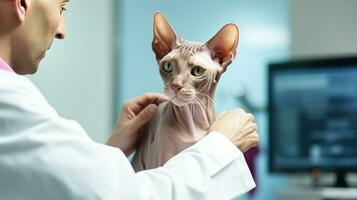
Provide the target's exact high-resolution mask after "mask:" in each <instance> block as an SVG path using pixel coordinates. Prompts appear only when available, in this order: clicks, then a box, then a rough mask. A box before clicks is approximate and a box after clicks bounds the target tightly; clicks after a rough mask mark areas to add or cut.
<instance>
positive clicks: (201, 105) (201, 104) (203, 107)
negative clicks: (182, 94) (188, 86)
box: [193, 96, 206, 113]
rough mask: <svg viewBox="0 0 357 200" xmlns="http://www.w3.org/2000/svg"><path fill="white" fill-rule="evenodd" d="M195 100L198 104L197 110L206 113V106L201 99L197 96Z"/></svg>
mask: <svg viewBox="0 0 357 200" xmlns="http://www.w3.org/2000/svg"><path fill="white" fill-rule="evenodd" d="M193 100H194V101H195V102H196V104H197V108H199V109H200V110H201V111H202V112H204V113H205V112H206V110H205V105H204V104H203V102H202V101H201V99H199V98H198V97H197V96H194V98H193Z"/></svg>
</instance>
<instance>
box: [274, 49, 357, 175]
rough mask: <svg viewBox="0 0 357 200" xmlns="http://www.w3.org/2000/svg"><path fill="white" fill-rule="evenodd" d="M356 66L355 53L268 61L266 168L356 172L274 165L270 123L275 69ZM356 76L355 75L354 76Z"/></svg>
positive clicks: (345, 168)
mask: <svg viewBox="0 0 357 200" xmlns="http://www.w3.org/2000/svg"><path fill="white" fill-rule="evenodd" d="M339 66H340V67H341V66H343V67H345V68H347V67H356V68H357V55H355V56H348V57H335V58H307V59H295V60H291V61H285V62H279V63H270V64H269V65H268V78H267V80H268V138H269V139H268V170H269V172H271V173H300V172H302V173H305V172H312V171H313V170H315V169H319V170H320V171H323V172H357V166H356V167H297V168H293V167H279V166H274V162H273V158H274V157H273V151H272V148H271V147H272V146H273V145H274V138H273V137H272V136H273V134H272V133H273V132H274V127H273V126H271V124H272V123H273V122H274V121H273V119H272V115H273V111H274V107H273V104H272V102H273V98H274V97H273V95H272V82H273V81H272V74H273V73H274V72H276V71H282V70H292V69H302V70H304V69H311V68H336V67H339ZM356 78H357V77H356Z"/></svg>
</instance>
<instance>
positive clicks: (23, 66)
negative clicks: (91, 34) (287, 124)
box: [0, 0, 258, 200]
mask: <svg viewBox="0 0 357 200" xmlns="http://www.w3.org/2000/svg"><path fill="white" fill-rule="evenodd" d="M67 3H68V0H1V1H0V199H5V200H13V199H15V200H18V199H35V200H42V199H46V200H48V199H51V200H54V199H58V200H69V199H104V200H107V199H128V200H135V199H140V200H145V199H155V200H159V199H165V200H166V199H180V200H181V199H185V200H186V199H230V198H232V197H234V196H237V195H241V194H244V193H245V192H247V191H249V190H250V189H252V188H253V187H254V186H255V184H254V181H253V179H252V177H251V174H250V172H249V170H248V167H247V164H246V162H245V160H244V157H243V154H242V152H244V151H246V150H248V149H249V148H251V147H253V146H255V145H257V143H258V135H257V132H256V130H255V129H254V130H252V131H251V132H250V133H249V134H246V135H243V134H240V127H241V126H242V125H243V123H252V124H254V123H253V122H252V120H253V119H252V118H253V117H252V115H250V114H247V113H245V112H244V111H243V110H239V109H236V110H233V111H230V112H227V113H226V114H224V115H223V116H222V117H220V118H218V119H217V120H216V122H215V123H214V124H213V125H212V126H211V128H210V133H209V134H208V136H206V137H204V138H203V139H202V140H200V141H199V142H198V143H196V144H195V145H193V146H191V147H190V148H188V149H186V150H184V151H183V152H181V153H179V154H178V155H177V156H175V157H173V158H172V159H171V160H169V161H168V162H167V163H166V164H165V165H164V166H163V167H160V168H157V169H152V170H147V171H142V172H139V173H135V172H134V170H133V168H132V167H131V165H130V162H129V161H128V159H127V157H126V156H128V155H129V154H130V153H132V152H133V151H134V150H135V144H136V143H137V141H138V140H139V139H140V135H139V134H138V133H139V129H140V128H141V127H142V126H143V125H144V124H146V123H147V122H148V121H149V120H150V119H151V118H152V117H153V116H154V115H155V112H156V110H157V105H154V104H150V102H153V100H158V101H157V102H159V103H160V102H162V101H165V100H167V99H166V97H164V96H161V95H160V94H145V95H143V96H140V97H137V98H135V99H133V100H130V101H127V102H126V103H125V105H124V107H123V112H122V113H121V115H120V117H119V119H118V123H117V125H116V127H115V128H114V131H113V133H112V136H111V137H110V139H109V140H108V143H107V144H106V145H104V144H99V143H95V142H94V141H92V140H91V139H90V138H89V137H88V135H87V133H86V132H85V131H84V130H83V128H82V127H81V126H80V125H79V124H78V123H77V122H75V121H71V120H67V119H64V118H62V117H60V116H59V115H58V114H57V113H56V111H55V110H54V109H53V108H52V107H51V106H50V105H49V104H48V102H47V101H46V99H45V98H44V96H43V95H42V94H41V92H40V91H39V90H38V89H37V88H36V87H35V86H34V85H33V84H32V83H31V81H30V80H28V79H27V78H26V77H25V76H23V75H26V74H33V73H35V72H36V71H37V68H38V65H39V62H40V61H41V59H43V58H44V56H45V54H46V51H47V50H48V49H49V48H50V46H51V43H52V41H53V40H54V39H55V38H57V39H64V37H65V24H64V17H63V12H64V11H65V6H66V4H67ZM237 122H242V123H237Z"/></svg>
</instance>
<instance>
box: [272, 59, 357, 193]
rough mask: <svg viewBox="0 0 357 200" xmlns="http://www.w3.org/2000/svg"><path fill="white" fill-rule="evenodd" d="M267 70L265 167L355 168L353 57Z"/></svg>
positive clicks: (356, 70) (356, 78) (356, 76)
mask: <svg viewBox="0 0 357 200" xmlns="http://www.w3.org/2000/svg"><path fill="white" fill-rule="evenodd" d="M268 74H269V75H268V80H269V84H268V85H269V86H268V87H269V88H268V95H269V100H268V101H269V103H268V104H269V170H270V171H271V172H287V173H290V172H311V171H312V170H314V169H319V170H321V171H327V172H342V174H341V173H340V174H341V176H342V177H339V178H340V179H341V178H344V174H343V172H350V171H357V56H356V57H348V58H347V57H345V58H334V59H306V60H295V61H290V62H284V63H275V64H270V65H269V70H268ZM338 181H345V180H338ZM337 184H342V185H343V184H345V183H337ZM337 186H341V185H337Z"/></svg>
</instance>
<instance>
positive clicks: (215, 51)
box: [206, 23, 239, 71]
mask: <svg viewBox="0 0 357 200" xmlns="http://www.w3.org/2000/svg"><path fill="white" fill-rule="evenodd" d="M238 40H239V29H238V26H237V25H235V24H233V23H230V24H227V25H225V26H224V27H223V28H222V29H221V30H220V31H218V33H216V35H214V36H213V37H212V38H211V39H210V40H209V41H208V42H207V43H206V46H207V48H208V50H209V51H210V53H211V57H212V60H216V59H218V61H219V63H220V64H221V65H222V67H223V71H225V70H226V67H227V66H228V65H229V64H230V63H231V62H232V61H233V59H234V58H235V56H236V53H237V45H238Z"/></svg>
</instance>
